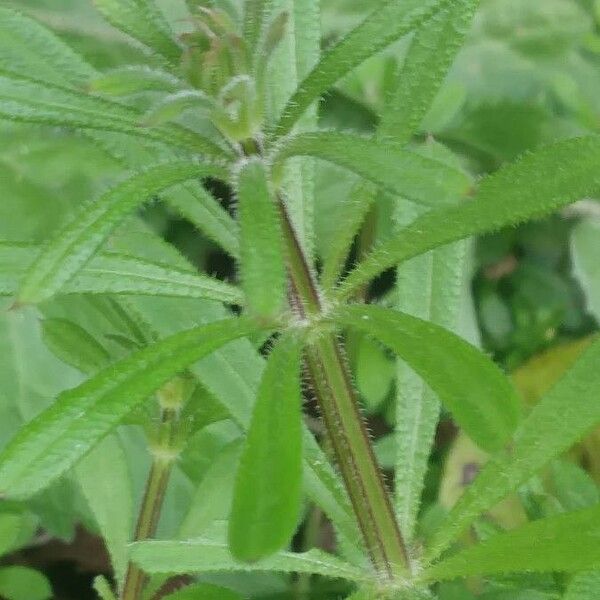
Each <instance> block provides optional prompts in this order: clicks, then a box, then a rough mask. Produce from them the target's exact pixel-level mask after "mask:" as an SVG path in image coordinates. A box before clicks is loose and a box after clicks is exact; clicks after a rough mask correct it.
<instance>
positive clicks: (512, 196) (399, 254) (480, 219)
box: [337, 136, 600, 299]
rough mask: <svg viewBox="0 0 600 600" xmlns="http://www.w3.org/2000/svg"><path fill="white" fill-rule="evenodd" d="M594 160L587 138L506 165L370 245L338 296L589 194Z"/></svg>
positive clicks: (597, 145)
mask: <svg viewBox="0 0 600 600" xmlns="http://www.w3.org/2000/svg"><path fill="white" fill-rule="evenodd" d="M599 160H600V137H599V136H589V137H584V138H576V139H570V140H566V141H560V142H557V143H555V144H552V145H550V146H547V147H545V148H542V149H541V150H538V151H536V152H534V153H531V154H527V155H525V156H523V157H522V158H521V159H519V160H517V161H516V162H515V163H511V164H509V165H506V166H505V167H503V168H501V169H500V170H499V171H497V172H496V173H494V174H493V175H490V176H489V177H487V178H486V179H484V180H483V182H482V183H481V186H480V188H479V192H478V194H477V196H476V198H475V199H474V200H469V201H466V202H464V203H462V204H460V205H457V206H448V207H443V208H440V209H437V210H432V211H430V212H429V213H427V214H425V215H423V216H422V217H420V218H418V219H416V220H415V221H414V222H413V223H412V224H411V225H410V226H409V227H407V228H405V229H403V230H402V231H401V232H399V233H398V235H397V236H395V237H394V238H393V239H392V240H390V241H388V242H385V243H384V244H382V245H381V246H379V247H378V248H375V250H373V252H371V254H370V255H369V256H367V258H366V259H365V260H364V261H363V262H361V263H360V264H359V265H358V266H357V267H356V268H355V269H354V271H352V272H351V273H350V275H349V276H348V277H347V278H346V280H345V281H344V282H343V283H342V285H341V286H340V288H339V290H338V293H337V297H338V299H343V298H348V297H349V296H351V295H352V293H353V292H354V291H355V290H357V289H358V288H360V287H361V286H363V285H365V284H367V283H368V282H369V281H370V280H371V279H373V278H374V277H376V276H377V275H379V274H380V273H382V272H383V271H385V270H386V269H389V268H391V267H393V266H395V265H398V264H400V263H402V262H404V261H405V260H408V259H409V258H412V257H414V256H419V255H420V254H424V253H425V252H428V251H429V250H432V249H433V248H437V247H438V246H443V245H445V244H448V243H450V242H453V241H456V240H460V239H463V238H466V237H469V236H471V235H477V234H481V233H488V232H491V231H495V230H497V229H500V228H501V227H506V226H508V225H516V224H518V223H522V222H523V221H526V220H528V219H534V218H538V217H541V216H543V215H545V214H548V213H550V212H552V211H555V210H557V209H558V208H561V207H563V206H566V205H567V204H570V203H571V202H574V201H575V200H578V199H579V198H582V197H584V196H587V195H590V194H593V193H595V192H596V191H597V190H598V188H599V187H600V171H598V169H597V165H598V161H599ZM566 164H568V165H569V168H568V169H566V168H564V165H566Z"/></svg>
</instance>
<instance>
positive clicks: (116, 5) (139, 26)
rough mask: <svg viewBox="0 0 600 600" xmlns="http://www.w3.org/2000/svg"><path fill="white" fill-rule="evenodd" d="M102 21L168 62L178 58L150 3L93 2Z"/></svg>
mask: <svg viewBox="0 0 600 600" xmlns="http://www.w3.org/2000/svg"><path fill="white" fill-rule="evenodd" d="M94 4H95V6H96V7H97V8H98V10H99V11H100V12H101V13H102V14H103V15H104V17H105V18H106V20H107V21H108V22H109V23H111V24H112V25H114V26H115V27H117V28H118V29H120V30H121V31H123V32H125V33H126V34H127V35H130V36H131V37H132V38H133V39H135V40H137V41H138V42H141V43H142V44H144V45H145V46H147V47H148V48H150V49H151V50H153V51H154V52H158V53H159V54H160V55H162V56H163V57H164V58H166V59H167V60H168V61H169V62H175V61H176V60H177V59H178V58H179V56H180V55H181V48H179V46H178V45H177V44H176V43H175V41H174V40H173V38H172V37H171V32H170V30H169V25H168V24H167V22H166V21H165V19H164V17H163V15H162V14H161V12H160V11H159V10H158V8H157V7H156V5H155V4H154V0H94Z"/></svg>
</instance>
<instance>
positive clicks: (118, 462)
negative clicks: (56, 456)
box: [75, 435, 133, 584]
mask: <svg viewBox="0 0 600 600" xmlns="http://www.w3.org/2000/svg"><path fill="white" fill-rule="evenodd" d="M75 475H76V479H77V483H78V484H79V487H80V488H81V491H82V493H83V497H84V498H85V500H86V502H87V504H88V506H89V508H90V510H91V512H92V515H93V516H94V520H95V521H96V525H97V526H98V532H99V533H100V535H101V536H102V539H103V540H104V543H105V544H106V547H107V549H108V553H109V554H110V559H111V563H112V567H113V570H114V574H115V578H116V580H117V582H119V584H121V583H122V582H123V579H124V577H125V571H126V569H127V563H128V560H129V548H128V544H129V542H130V541H131V536H132V530H133V490H132V483H131V477H130V474H129V466H128V463H127V456H126V455H125V451H124V449H123V447H122V446H121V444H120V442H119V440H118V438H117V437H116V436H114V435H112V436H109V437H107V438H105V439H104V440H102V441H101V442H100V443H99V444H98V445H97V446H96V447H95V448H94V449H93V450H92V451H91V452H90V453H89V454H88V455H87V456H86V457H85V458H84V459H83V460H82V461H81V462H80V463H79V464H78V465H77V467H76V469H75Z"/></svg>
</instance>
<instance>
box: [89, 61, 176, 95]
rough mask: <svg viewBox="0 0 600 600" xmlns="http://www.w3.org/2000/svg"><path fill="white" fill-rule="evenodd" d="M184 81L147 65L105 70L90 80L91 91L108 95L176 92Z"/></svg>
mask: <svg viewBox="0 0 600 600" xmlns="http://www.w3.org/2000/svg"><path fill="white" fill-rule="evenodd" d="M182 85H183V82H182V81H181V80H179V79H177V77H175V76H174V75H171V73H168V72H167V71H161V70H160V69H153V68H152V67H148V66H146V65H127V66H125V67H117V68H115V69H111V70H110V71H105V72H104V73H102V74H101V75H98V76H96V77H94V78H93V79H91V80H90V82H89V84H88V89H89V91H90V92H95V93H99V94H105V95H107V96H128V95H129V94H137V93H140V92H149V91H152V92H174V91H175V90H177V89H178V88H180V87H181V86H182Z"/></svg>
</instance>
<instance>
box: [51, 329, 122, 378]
mask: <svg viewBox="0 0 600 600" xmlns="http://www.w3.org/2000/svg"><path fill="white" fill-rule="evenodd" d="M42 336H43V339H44V343H45V344H46V346H48V348H49V349H50V350H51V351H52V352H53V353H54V354H55V355H56V356H58V358H60V359H61V360H62V361H63V362H65V363H67V364H68V365H71V366H72V367H75V368H76V369H79V370H80V371H81V372H82V373H87V374H89V373H93V372H94V371H96V370H98V369H100V368H101V367H103V366H105V365H107V364H108V362H109V361H110V354H109V353H108V351H107V350H106V348H104V346H102V344H100V342H98V340H96V338H94V337H93V336H92V335H90V333H88V332H87V331H86V330H85V329H83V327H80V326H79V325H77V323H74V322H73V321H69V320H67V319H44V320H43V321H42Z"/></svg>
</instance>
